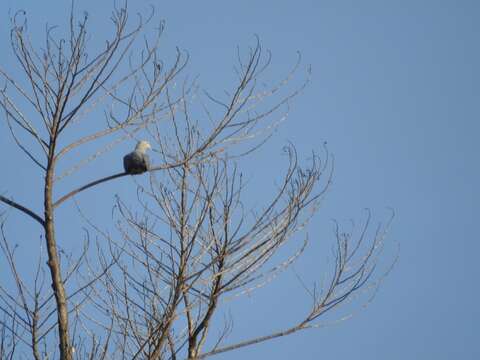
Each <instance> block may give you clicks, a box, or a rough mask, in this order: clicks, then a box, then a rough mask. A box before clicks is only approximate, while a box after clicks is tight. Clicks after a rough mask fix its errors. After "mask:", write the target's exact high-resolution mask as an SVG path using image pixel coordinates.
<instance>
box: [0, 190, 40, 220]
mask: <svg viewBox="0 0 480 360" xmlns="http://www.w3.org/2000/svg"><path fill="white" fill-rule="evenodd" d="M0 201H3V202H4V203H5V204H7V205H10V206H11V207H14V208H15V209H17V210H20V211H21V212H23V213H24V214H27V215H28V216H30V217H31V218H32V219H34V220H36V221H37V222H39V223H40V225H42V226H43V225H44V224H45V222H44V220H43V219H42V218H41V217H40V216H39V215H37V214H35V213H34V212H33V211H32V210H30V209H27V208H26V207H25V206H22V205H20V204H19V203H16V202H15V201H13V200H10V199H7V198H6V197H5V196H2V195H0Z"/></svg>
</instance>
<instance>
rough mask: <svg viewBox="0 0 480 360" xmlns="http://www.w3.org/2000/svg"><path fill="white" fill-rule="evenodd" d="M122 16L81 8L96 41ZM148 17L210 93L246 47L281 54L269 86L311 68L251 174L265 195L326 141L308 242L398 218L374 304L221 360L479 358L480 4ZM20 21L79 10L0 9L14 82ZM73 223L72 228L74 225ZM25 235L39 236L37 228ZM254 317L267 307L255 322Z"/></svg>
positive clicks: (178, 9)
mask: <svg viewBox="0 0 480 360" xmlns="http://www.w3.org/2000/svg"><path fill="white" fill-rule="evenodd" d="M111 4H112V3H111V2H110V1H102V2H100V1H95V2H94V1H91V0H84V1H77V5H76V8H77V9H78V10H79V11H80V10H86V11H88V12H89V13H90V15H91V23H92V26H94V27H95V28H94V29H95V30H94V31H95V38H96V37H97V34H99V36H100V35H102V34H103V33H105V32H108V31H109V30H110V28H109V22H108V21H105V19H106V18H107V16H108V14H109V11H110V7H111ZM149 4H154V5H155V6H156V8H157V15H158V16H159V18H163V19H165V20H166V25H167V27H166V33H165V37H164V41H165V45H164V46H165V49H166V51H170V50H172V49H173V47H174V46H176V45H178V46H179V47H180V48H181V49H186V50H188V51H189V53H190V57H191V61H190V65H189V67H188V69H187V70H186V72H187V73H189V74H191V75H192V76H196V75H198V76H199V80H200V82H201V83H202V85H205V86H206V87H207V88H209V89H214V90H216V91H222V90H223V89H225V88H227V87H228V85H229V82H228V79H231V78H232V66H233V64H234V62H235V56H236V55H235V54H236V47H237V45H239V46H240V47H244V48H246V47H247V46H248V45H251V44H252V43H253V42H254V34H258V35H259V36H260V38H261V40H262V43H263V45H264V47H266V48H268V49H270V50H271V52H272V54H273V62H272V67H271V72H272V76H271V80H272V81H275V80H277V79H278V78H279V76H280V75H281V74H284V73H285V72H286V71H287V70H288V69H289V68H290V67H291V65H292V64H293V63H294V62H295V59H296V51H300V52H301V53H302V58H303V60H302V61H303V64H304V65H305V66H306V65H311V66H312V79H311V83H310V84H309V86H308V87H307V89H306V90H305V91H304V92H303V93H302V95H301V96H300V97H298V98H297V99H296V100H295V101H294V102H293V104H292V109H291V113H290V116H289V120H288V121H287V122H285V123H284V124H283V125H282V127H281V128H280V129H279V130H278V131H277V133H276V135H275V137H274V138H273V139H272V141H271V142H270V143H269V144H268V145H267V146H266V147H265V148H264V149H262V151H261V152H259V154H258V156H257V157H256V158H255V161H252V164H251V168H247V169H246V172H250V173H251V174H252V175H251V176H252V177H251V181H252V182H255V181H258V184H263V183H264V181H265V180H266V179H268V174H271V173H276V172H278V171H281V169H282V167H281V164H282V163H281V156H280V150H281V147H282V146H283V145H284V144H285V143H286V142H287V141H291V142H293V143H295V144H296V146H297V149H298V152H299V154H300V156H304V157H307V156H308V154H309V152H310V151H311V150H312V149H316V150H318V149H320V148H321V145H322V143H323V142H324V141H327V142H328V146H329V149H330V150H331V151H332V153H333V154H334V155H335V159H336V164H335V176H334V183H333V186H332V188H331V190H330V192H329V194H328V196H327V197H326V199H325V201H324V203H323V205H322V208H321V209H320V211H319V213H318V215H317V217H316V218H315V220H314V221H313V222H312V224H311V226H310V229H309V233H310V236H311V237H313V238H314V239H315V238H316V237H318V238H320V237H321V238H322V241H330V240H333V237H332V236H331V234H332V233H331V219H333V218H336V219H339V220H341V221H343V220H348V219H350V218H356V219H361V218H362V216H363V215H364V213H363V212H362V210H363V209H364V208H370V209H372V211H373V213H374V215H375V218H376V220H382V219H385V218H386V217H387V216H388V210H387V209H388V208H389V207H392V208H394V209H395V211H396V214H397V215H396V218H395V221H394V223H393V226H392V229H391V232H390V234H389V241H390V243H391V244H392V245H391V246H392V247H394V246H396V245H395V244H397V243H398V244H400V258H399V261H398V263H397V265H396V267H395V269H394V271H393V272H392V273H391V274H390V275H389V276H388V278H387V279H386V281H385V283H384V284H383V285H382V287H381V289H380V291H379V293H378V294H377V296H376V298H375V300H374V302H373V304H372V305H371V306H369V307H368V308H367V309H365V310H364V311H362V312H360V313H359V314H358V315H357V316H355V317H354V318H353V319H351V320H348V321H346V322H342V323H341V324H339V325H334V326H329V327H326V328H322V329H318V330H311V331H306V332H302V333H300V334H297V335H293V336H291V337H288V338H283V339H279V340H275V341H272V342H269V343H265V344H262V345H259V346H255V347H251V348H248V349H243V350H238V351H236V352H233V353H229V354H228V355H220V356H218V357H217V358H219V359H223V358H225V359H227V358H228V359H244V358H246V357H249V358H255V359H256V358H258V359H263V358H275V359H292V358H297V359H319V358H330V359H332V358H333V359H349V360H350V359H389V360H390V359H391V360H395V359H437V360H442V359H454V358H456V359H465V360H468V359H472V360H473V359H478V358H480V348H479V345H478V324H479V323H480V311H478V305H477V303H478V297H479V294H480V293H479V288H478V277H479V276H480V271H479V270H478V265H477V264H478V254H479V253H480V238H479V235H478V234H479V231H478V230H479V226H478V214H479V212H480V208H479V203H480V192H479V191H478V184H479V183H480V172H479V161H478V156H479V153H480V147H479V141H478V136H479V135H480V125H479V113H480V111H479V108H480V71H479V64H480V47H479V39H480V22H479V21H478V19H479V16H480V3H479V2H477V1H468V0H462V1H453V0H451V1H441V0H438V1H428V0H424V1H414V0H403V1H394V0H391V1H380V0H377V1H374V0H364V1H340V0H337V1H320V0H317V1H306V0H298V1H295V2H292V1H286V0H277V1H262V2H260V1H254V0H244V1H241V2H230V1H219V0H215V1H210V0H205V1H201V2H200V1H195V2H194V1H185V0H183V1H181V0H179V1H169V2H166V1H143V0H142V1H140V0H139V1H135V2H134V4H133V1H132V4H130V8H131V9H132V12H135V11H137V10H142V9H143V10H144V9H146V8H147V6H148V5H149ZM19 8H23V9H26V10H27V15H28V17H29V22H30V27H31V29H33V30H34V31H37V34H35V35H34V36H38V34H40V33H41V30H42V29H43V26H44V24H45V23H46V22H48V23H50V24H58V25H61V26H64V25H66V20H65V19H66V14H67V13H68V10H69V6H68V4H67V2H64V1H58V0H57V1H44V2H37V1H26V0H17V1H10V0H6V1H2V2H1V3H0V14H3V15H1V16H0V49H1V53H2V67H4V68H6V69H7V70H11V72H12V73H13V74H15V73H16V72H17V71H18V68H17V67H16V65H15V62H14V61H13V59H12V56H11V53H10V50H9V45H8V30H9V26H8V19H9V15H8V12H9V11H10V12H12V11H14V10H16V9H19ZM132 18H133V16H132ZM95 40H97V39H95ZM277 75H278V77H277ZM0 131H1V132H0V149H1V151H2V152H3V153H4V154H5V153H6V152H8V159H7V160H6V161H7V165H8V166H7V167H6V168H4V170H3V171H2V180H1V183H0V191H1V192H2V193H3V192H4V191H6V190H8V194H9V195H11V196H13V197H15V198H16V199H19V200H20V201H22V202H25V203H27V204H32V206H33V207H34V208H37V209H39V208H40V205H41V204H40V202H39V201H40V200H39V199H40V197H39V195H38V191H37V190H36V189H37V188H39V187H38V186H39V184H40V183H39V181H40V180H38V179H40V178H38V179H37V178H35V174H33V173H32V172H31V170H29V168H28V162H27V161H26V160H25V159H24V158H23V157H22V156H21V155H20V154H18V153H16V152H13V151H12V150H11V148H10V146H11V145H12V144H13V143H12V140H11V139H10V138H9V135H8V133H7V131H6V128H5V127H4V125H2V127H0ZM121 151H122V150H121ZM119 154H120V153H119ZM272 159H273V160H272ZM277 160H278V161H277ZM10 169H14V171H11V170H10ZM19 177H20V180H19ZM80 182H81V181H80ZM132 185H133V183H132V182H131V181H130V182H129V181H128V180H127V179H125V181H123V180H122V181H119V182H118V183H115V184H113V183H112V186H113V188H109V189H106V190H105V191H102V193H101V194H98V193H96V194H91V193H88V194H85V198H84V199H83V201H85V202H88V201H89V200H88V199H97V201H98V199H100V198H99V197H100V196H101V199H103V200H104V201H105V202H106V203H111V201H112V198H113V194H114V193H118V192H122V191H123V190H124V189H126V188H128V187H129V186H130V187H131V186H132ZM108 186H110V185H108ZM93 191H94V192H95V191H96V189H95V190H93ZM257 191H258V192H259V194H260V192H261V186H258V189H257ZM251 196H253V197H255V196H256V195H255V191H253V192H251ZM95 211H98V212H102V211H106V212H108V211H109V209H108V207H107V208H105V209H102V208H97V209H96V210H95ZM69 214H70V213H69ZM71 214H72V215H71V216H72V217H71V218H69V217H66V219H67V220H68V221H71V222H72V224H73V223H75V221H76V220H75V219H74V218H73V216H74V215H73V214H75V212H71ZM10 220H11V222H12V224H14V225H15V224H22V222H21V217H20V215H17V214H14V213H11V215H10ZM16 234H18V236H19V237H22V238H24V239H29V238H30V239H32V238H35V236H38V235H35V234H36V232H35V229H34V227H32V229H29V228H22V229H19V230H18V233H16ZM329 236H330V239H329V238H328V237H329ZM25 241H27V240H25ZM20 242H21V241H19V243H20ZM23 246H24V245H23ZM25 251H26V253H27V252H28V251H27V250H25ZM326 256H327V255H326V254H322V253H318V252H315V251H313V250H312V251H308V252H307V253H306V254H305V256H304V259H303V260H301V264H299V265H298V266H297V267H296V270H298V271H299V272H314V271H316V267H317V266H319V265H320V263H321V262H322V260H323V259H324V258H325V257H326ZM26 264H27V263H26ZM310 275H311V274H310ZM292 289H298V283H297V282H296V280H295V277H294V276H293V275H292V273H291V272H290V273H289V272H287V273H286V274H285V275H284V276H283V277H281V278H280V279H278V280H277V281H276V282H275V283H273V284H271V285H270V286H268V287H266V288H264V289H262V290H261V291H259V293H258V297H256V296H252V297H247V298H245V299H244V300H243V301H244V306H241V305H239V306H238V307H236V308H235V311H237V312H236V313H233V316H234V318H235V319H238V320H237V321H236V323H235V329H234V331H236V335H235V338H238V339H241V338H248V337H249V334H250V333H252V332H254V331H257V330H258V329H264V328H265V326H266V325H271V326H272V330H276V329H278V327H282V326H288V325H289V322H288V321H289V320H290V319H291V317H289V314H288V312H289V309H291V308H294V307H295V306H297V305H301V304H303V305H305V296H303V295H304V294H302V293H301V292H298V291H296V290H295V291H292ZM252 306H255V307H258V308H259V309H261V310H260V311H259V312H257V313H256V314H255V316H253V315H252V314H251V311H250V310H251V308H252ZM475 325H476V326H475Z"/></svg>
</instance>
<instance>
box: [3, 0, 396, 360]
mask: <svg viewBox="0 0 480 360" xmlns="http://www.w3.org/2000/svg"><path fill="white" fill-rule="evenodd" d="M154 19H155V16H154V14H153V11H152V13H151V14H148V15H146V16H140V17H139V18H138V21H137V23H136V24H135V25H133V26H130V25H129V21H128V11H127V7H126V5H125V6H122V7H120V8H115V9H114V10H113V12H112V17H111V21H112V25H113V29H114V31H113V35H112V36H111V38H110V39H109V40H108V41H106V43H105V44H104V46H103V48H101V49H100V50H98V51H97V52H96V53H95V54H94V55H93V56H92V55H90V54H88V48H89V41H88V40H89V35H88V32H87V29H88V16H87V15H84V16H83V17H82V18H80V19H77V18H75V16H74V10H73V8H72V10H71V14H70V19H69V27H68V34H67V36H66V37H65V38H62V37H60V38H59V37H57V36H56V35H55V30H54V28H53V27H47V29H46V32H45V44H44V45H43V46H34V45H33V44H32V42H31V40H30V38H29V36H28V27H27V22H26V18H25V14H24V13H23V12H18V13H17V14H15V16H14V17H13V19H12V30H11V47H12V49H13V53H14V55H15V57H16V59H17V62H18V64H19V65H20V68H21V69H22V71H23V75H24V78H23V79H18V78H14V77H13V76H12V75H10V74H9V73H8V72H7V71H6V70H5V69H3V68H0V75H1V77H2V78H3V82H4V84H3V86H2V89H1V90H0V96H1V97H0V105H1V108H2V109H3V112H4V120H5V122H6V124H7V126H8V128H9V129H10V134H11V136H12V138H13V139H14V141H15V143H16V144H17V146H18V150H19V151H21V152H23V154H24V155H26V156H27V158H28V159H29V160H31V162H32V165H33V166H36V167H38V168H39V169H40V171H41V172H42V173H43V175H44V179H45V181H44V183H43V184H42V191H43V194H44V202H43V214H37V213H35V212H34V211H32V210H31V209H30V208H29V207H28V206H25V205H22V204H20V203H19V202H17V201H16V200H15V199H14V198H11V197H7V196H6V195H5V193H4V194H3V195H0V201H1V202H3V203H4V204H5V205H6V206H7V207H10V208H14V209H16V210H19V211H20V212H22V213H23V214H24V215H26V216H27V217H30V218H31V219H33V220H35V221H36V222H37V223H38V224H39V225H40V227H41V233H42V234H43V235H44V237H43V240H42V241H43V242H44V243H42V244H41V247H42V249H43V247H44V248H45V249H46V259H43V256H44V255H43V252H42V251H40V256H39V259H38V264H37V266H36V270H35V276H34V279H29V278H26V277H25V275H24V274H22V272H21V271H19V270H18V266H17V264H18V259H17V257H16V254H15V247H12V244H11V242H10V241H9V240H8V234H7V231H6V230H5V229H6V225H5V219H6V216H5V214H2V226H1V230H2V232H1V235H2V239H1V240H2V241H1V249H2V252H3V255H4V259H5V263H6V264H8V267H9V270H10V274H11V279H12V282H11V284H10V285H8V284H0V310H1V312H2V313H3V316H2V317H1V319H2V320H0V331H1V333H0V335H1V336H2V337H1V343H0V357H1V358H12V357H13V354H14V353H15V351H17V352H20V354H23V355H25V354H30V355H28V356H33V357H34V358H35V359H37V360H39V359H47V358H52V357H56V356H58V357H59V358H60V359H66V360H69V359H72V358H79V359H83V358H89V359H93V358H95V359H96V358H102V359H103V358H110V359H177V358H189V359H202V358H205V357H208V356H211V355H214V354H218V353H222V352H226V351H230V350H233V349H237V348H240V347H244V346H249V345H252V344H256V343H259V342H263V341H267V340H270V339H273V338H276V337H281V336H285V335H288V334H292V333H294V332H297V331H299V330H303V329H307V328H312V327H315V326H318V320H319V318H320V317H321V316H323V315H324V314H325V313H326V312H328V311H330V310H333V309H334V308H337V307H339V306H340V305H342V304H344V303H347V302H349V301H350V300H352V299H354V298H355V296H356V295H357V294H360V293H361V292H364V291H374V289H375V288H376V287H377V286H378V284H379V282H380V280H381V279H382V274H380V276H377V277H375V279H373V277H372V274H373V273H374V270H375V268H376V264H377V261H378V257H379V255H380V253H381V251H382V248H383V239H384V236H385V233H386V230H387V229H388V224H387V225H386V226H384V227H382V226H379V227H378V229H377V230H376V232H375V233H374V234H373V236H370V240H369V239H368V238H369V236H368V234H369V233H368V229H369V225H370V215H368V218H367V220H366V221H365V222H364V224H363V225H362V226H361V231H360V232H359V234H358V236H357V237H356V240H355V238H354V236H353V233H344V232H342V231H341V230H340V228H339V227H338V226H337V229H336V247H335V251H334V253H335V255H334V259H335V261H334V264H333V268H332V269H331V274H330V275H331V276H330V280H329V281H327V282H325V283H324V284H323V286H320V285H318V286H317V285H316V286H315V287H314V288H312V289H310V288H308V287H305V289H306V291H307V293H308V294H309V296H310V297H311V298H312V305H311V308H310V309H309V310H308V311H307V313H306V316H305V317H304V318H302V319H299V321H298V323H296V324H294V325H292V326H291V327H289V328H287V329H284V330H281V331H277V332H272V333H271V334H267V335H265V336H262V337H257V338H254V339H249V340H245V341H243V342H240V343H236V344H231V345H224V341H225V339H226V338H227V335H228V333H229V332H230V330H231V324H230V323H229V322H226V323H225V325H224V328H223V332H221V335H220V336H216V335H211V334H212V332H211V328H212V326H216V327H217V328H218V324H217V325H214V324H215V321H214V314H216V313H218V311H219V309H220V308H221V307H222V304H223V303H224V301H225V300H226V299H230V298H237V296H238V295H241V294H242V293H245V292H247V291H248V292H250V291H253V290H254V289H256V288H258V287H261V286H263V285H264V284H265V283H267V282H268V281H270V279H272V278H273V277H274V275H275V274H276V273H278V272H281V271H283V270H284V269H286V268H287V267H289V266H290V265H291V264H292V263H293V262H294V261H295V260H296V259H297V258H298V257H299V256H300V255H301V254H302V252H303V251H304V249H305V247H306V246H307V238H306V237H305V240H304V241H302V242H301V243H300V245H299V246H298V248H297V251H294V252H293V253H291V254H290V255H289V256H288V257H287V258H286V259H284V260H282V261H280V262H279V261H278V258H277V257H276V254H278V251H279V249H281V247H282V246H283V245H284V244H285V243H286V242H287V241H289V240H291V239H298V237H299V236H300V234H301V232H303V231H304V230H305V228H306V226H307V224H308V222H309V220H310V219H311V218H312V216H313V215H314V214H315V212H316V210H317V208H318V205H319V201H320V199H321V198H322V197H323V195H324V194H325V192H326V190H327V189H328V187H329V184H330V182H331V177H332V172H333V160H332V157H331V155H330V154H329V153H328V151H327V150H326V148H325V147H324V148H322V149H321V150H322V152H321V153H320V155H318V154H312V156H311V157H310V160H309V162H308V163H307V164H306V165H301V164H300V162H299V160H298V156H297V153H296V150H295V147H294V146H293V145H291V144H290V145H288V146H287V147H286V148H285V153H286V155H287V158H288V165H287V167H286V170H285V173H284V174H283V176H282V177H281V180H280V182H278V183H277V185H276V192H275V194H274V196H273V198H272V199H271V200H270V201H269V202H268V203H266V204H265V205H264V206H262V207H261V208H256V209H248V207H247V206H246V205H245V202H244V201H243V200H242V199H244V193H245V189H246V187H247V186H246V184H245V182H244V180H243V177H242V172H241V171H240V164H241V159H242V158H245V157H248V156H250V154H251V153H253V152H254V151H255V150H257V149H258V148H259V147H260V146H261V145H263V144H264V143H265V141H266V140H268V138H269V137H270V135H271V134H272V132H273V130H274V129H275V128H276V127H277V126H278V125H279V124H280V123H281V122H282V121H283V120H284V119H285V118H286V116H287V114H288V107H289V102H290V100H291V99H292V98H293V97H295V96H296V95H297V94H298V93H299V92H300V91H301V90H302V89H303V87H304V86H305V85H306V83H307V82H308V73H309V72H308V71H307V72H306V73H305V74H306V75H307V76H306V80H305V81H303V82H302V83H301V84H300V85H299V86H298V87H297V88H293V89H292V87H291V80H292V78H293V76H294V75H295V74H298V72H299V69H300V57H299V61H298V62H297V64H295V65H294V67H293V69H292V71H291V72H289V73H288V74H287V76H286V77H285V78H284V79H282V80H281V81H280V82H279V83H278V84H277V85H273V86H271V87H270V88H268V89H266V88H262V90H258V88H257V84H259V83H260V82H261V81H263V80H262V76H263V75H264V72H265V70H266V69H267V68H268V65H269V63H270V54H269V53H268V52H265V51H264V50H263V49H262V46H261V44H260V42H259V41H258V39H257V42H256V44H255V45H254V46H253V47H252V48H250V49H249V51H248V52H247V53H246V54H245V55H242V54H241V52H240V51H238V58H237V66H236V75H237V81H236V83H235V84H234V85H233V87H232V90H231V91H228V92H226V94H225V95H223V96H222V97H216V96H213V95H211V94H210V93H208V92H206V91H204V90H202V91H200V87H199V86H198V84H197V83H196V81H188V80H184V79H183V80H182V79H180V74H181V73H182V71H183V70H184V69H185V67H186V64H187V61H188V54H187V53H185V52H182V51H180V50H178V49H177V51H176V53H175V54H174V57H173V60H172V61H170V62H167V61H162V60H161V58H160V55H159V40H160V37H161V35H162V32H163V28H164V27H163V23H160V24H158V25H159V26H153V25H157V24H154ZM153 28H154V29H155V30H152V29H153ZM92 114H96V115H98V114H103V117H104V121H98V120H97V121H96V122H93V119H92V118H93V117H94V116H93V115H92ZM139 138H148V139H149V140H150V142H151V143H152V144H153V148H154V151H155V159H156V160H157V161H156V163H155V165H154V166H152V167H151V168H150V169H149V172H148V175H143V177H147V178H148V181H144V182H142V181H139V182H138V183H137V187H138V192H137V193H138V199H137V200H138V201H137V203H136V205H131V204H129V203H128V202H126V199H122V198H120V197H118V198H117V200H116V202H115V204H113V205H114V216H115V219H114V223H113V224H114V228H115V229H116V231H114V232H112V231H110V230H108V229H107V228H105V227H103V226H99V225H98V224H96V222H95V220H92V219H90V218H89V217H88V214H85V213H84V212H83V211H82V209H81V207H80V206H79V205H78V204H77V203H76V202H74V204H76V205H77V207H78V215H79V217H81V218H82V219H83V221H85V222H86V224H87V227H86V228H85V230H84V231H85V237H84V239H83V241H84V248H83V251H82V253H81V254H80V255H78V254H77V255H75V254H68V255H64V256H60V254H59V251H60V249H61V244H62V241H64V240H63V239H62V238H61V237H59V236H58V230H57V229H58V224H57V222H56V216H55V215H56V212H57V211H59V209H61V205H63V204H65V203H66V202H67V201H69V200H70V201H72V200H74V198H75V197H76V196H77V195H80V193H81V192H83V191H85V190H87V189H89V188H93V189H92V190H91V191H96V190H95V189H94V188H95V187H97V186H99V185H101V184H103V183H106V182H109V183H110V182H111V181H112V180H114V179H116V178H120V177H123V176H126V175H128V174H127V173H125V172H120V173H115V174H110V175H108V174H106V176H104V177H102V178H99V179H92V181H91V182H89V183H87V184H85V185H83V186H81V187H78V188H75V187H73V188H72V189H71V190H70V191H67V192H66V193H65V194H63V195H61V196H58V197H56V192H55V189H56V188H57V187H58V184H59V183H63V184H65V181H66V179H69V178H71V177H72V176H74V175H76V174H77V173H78V172H79V171H80V170H81V169H82V168H83V167H84V166H86V165H87V164H89V163H91V162H93V161H95V160H97V159H99V158H100V157H101V156H102V155H104V154H105V153H107V152H108V151H109V150H111V149H112V148H113V147H114V146H117V145H118V144H121V143H123V142H124V141H126V140H129V139H139ZM87 144H88V145H90V146H88V147H87V146H86V145H87ZM92 145H93V146H94V147H95V148H96V150H94V151H93V153H90V154H88V152H89V151H91V149H92ZM72 151H76V152H77V153H79V154H82V155H83V158H82V159H81V160H80V161H78V158H76V161H73V160H71V159H69V158H68V157H67V155H68V154H69V153H71V152H72ZM65 162H67V164H66V165H65ZM59 164H60V165H59ZM59 168H61V169H63V170H62V171H59V170H58V169H59ZM67 183H68V182H67ZM103 186H106V185H103ZM112 186H113V183H112ZM2 191H3V189H2ZM72 235H73V234H72ZM93 237H95V238H97V239H98V241H96V242H95V246H93V249H94V251H93V252H92V251H91V250H92V249H91V248H92V246H91V243H92V241H91V239H92V238H93ZM92 253H95V254H96V255H95V256H93V255H92ZM44 260H47V261H46V265H44V264H45V261H44ZM47 279H48V280H47ZM2 281H3V278H2ZM46 281H51V289H48V287H46V286H45V282H46ZM366 301H367V302H368V301H369V299H367V300H366ZM57 345H58V354H57V350H55V348H56V346H57Z"/></svg>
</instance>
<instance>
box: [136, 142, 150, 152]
mask: <svg viewBox="0 0 480 360" xmlns="http://www.w3.org/2000/svg"><path fill="white" fill-rule="evenodd" d="M151 148H152V147H151V146H150V143H149V142H148V141H146V140H142V141H139V142H138V143H137V146H135V151H138V152H141V153H142V154H144V153H145V152H146V151H147V150H149V149H151Z"/></svg>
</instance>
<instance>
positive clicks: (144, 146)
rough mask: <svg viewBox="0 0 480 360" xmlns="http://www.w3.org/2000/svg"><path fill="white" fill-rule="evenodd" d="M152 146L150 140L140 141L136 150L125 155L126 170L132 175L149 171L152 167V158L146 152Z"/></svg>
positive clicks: (124, 164) (124, 165) (124, 166)
mask: <svg viewBox="0 0 480 360" xmlns="http://www.w3.org/2000/svg"><path fill="white" fill-rule="evenodd" d="M151 148H152V147H151V146H150V143H149V142H148V141H146V140H142V141H139V142H138V143H137V146H135V150H134V151H132V152H131V153H129V154H127V155H125V156H124V157H123V168H124V169H125V172H126V173H127V174H130V175H138V174H143V173H144V172H146V171H148V170H149V169H150V159H149V158H148V155H147V154H146V152H147V150H148V149H151Z"/></svg>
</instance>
